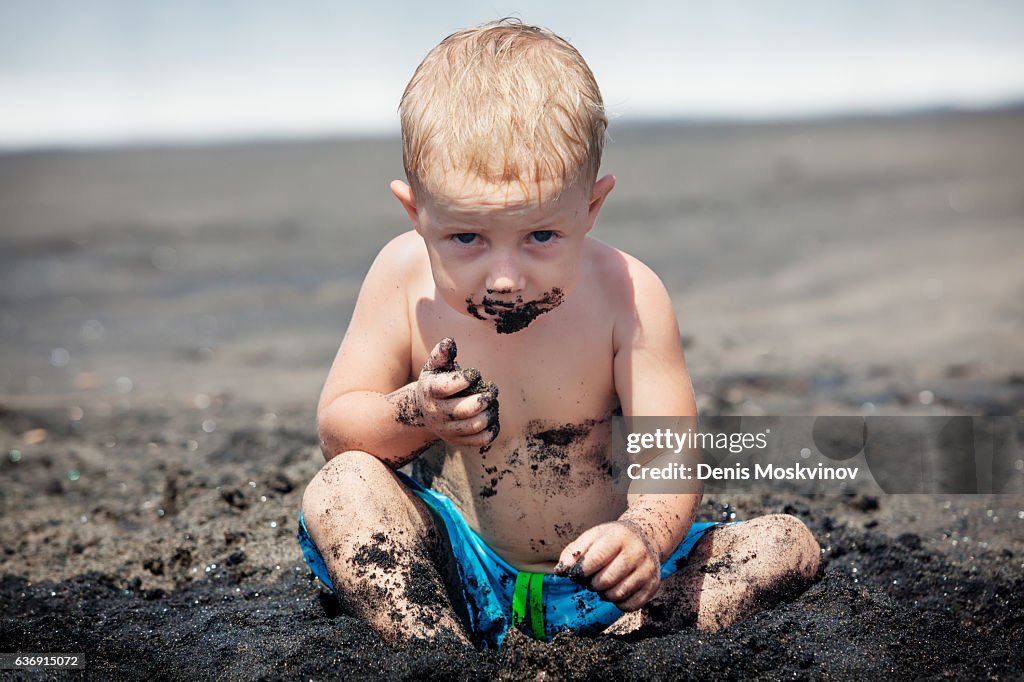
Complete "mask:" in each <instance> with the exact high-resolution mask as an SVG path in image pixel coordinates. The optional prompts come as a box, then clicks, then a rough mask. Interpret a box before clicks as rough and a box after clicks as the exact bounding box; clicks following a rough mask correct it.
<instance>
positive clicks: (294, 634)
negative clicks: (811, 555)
mask: <svg viewBox="0 0 1024 682" xmlns="http://www.w3.org/2000/svg"><path fill="white" fill-rule="evenodd" d="M613 137H614V138H615V142H614V143H613V144H612V145H611V147H610V151H609V156H608V158H607V163H606V168H607V170H608V171H609V172H614V173H615V174H616V175H617V176H618V183H619V184H618V186H617V188H616V190H615V193H614V194H613V195H612V196H611V197H610V198H609V201H608V203H607V205H606V208H605V210H604V213H603V214H602V219H601V221H600V224H599V227H598V228H597V230H596V232H595V234H596V236H598V237H599V238H601V239H605V240H607V241H609V242H612V243H614V244H616V245H619V246H621V247H623V248H625V249H626V250H628V251H630V252H632V253H634V254H635V255H637V256H638V257H640V258H641V259H643V260H645V261H646V262H648V263H649V264H651V265H652V267H654V268H655V269H656V270H657V271H658V272H659V274H661V275H662V277H663V279H664V280H665V281H666V284H667V285H668V287H669V289H670V291H672V292H673V296H674V299H675V300H676V302H677V305H678V309H679V312H680V317H681V321H682V327H683V329H682V331H683V334H684V339H685V341H686V344H687V349H688V350H687V352H688V360H689V364H690V368H691V373H692V375H693V377H694V384H695V388H696V391H697V394H698V401H699V403H700V406H701V409H702V410H703V411H704V413H705V414H744V413H745V414H757V413H766V414H863V413H873V414H910V413H912V414H1007V415H1014V414H1017V415H1019V414H1020V410H1021V406H1022V405H1024V351H1022V350H1021V345H1020V343H1019V339H1020V336H1021V332H1022V331H1024V304H1022V303H1021V301H1024V272H1022V271H1021V269H1020V267H1019V263H1020V258H1021V255H1022V254H1024V231H1022V230H1021V224H1022V217H1024V193H1022V191H1021V187H1022V186H1024V185H1022V182H1021V179H1022V178H1024V116H1019V115H1012V114H998V115H997V114H979V115H972V116H944V117H927V118H917V119H914V118H908V119H892V120H874V121H846V122H832V123H814V124H799V125H796V124H794V125H791V126H781V125H774V126H764V127H756V126H748V127H717V128H686V129H669V128H648V129H623V130H621V131H614V130H613ZM399 159H400V154H399V151H398V146H397V143H395V142H394V141H359V142H329V143H317V144H312V143H311V144H287V145H284V144H282V145H254V146H248V147H230V148H216V149H210V148H196V149H163V150H136V151H119V152H90V153H76V154H66V153H46V154H37V155H19V156H11V155H8V156H4V157H0V225H2V232H0V456H2V459H0V480H2V486H0V548H2V551H0V642H2V643H3V644H2V645H0V648H2V649H3V650H4V651H12V652H13V651H18V652H82V653H85V655H86V657H87V662H88V669H89V672H90V674H91V675H92V676H95V677H111V676H113V677H117V678H129V679H139V678H151V677H154V676H159V677H175V678H194V677H197V676H198V677H206V676H215V675H216V676H219V677H223V678H226V679H266V678H275V679H276V678H282V677H283V678H296V679H297V678H304V679H305V678H309V677H325V676H331V675H334V674H338V673H341V674H344V676H345V677H351V678H371V679H376V678H398V679H420V678H459V679H461V678H466V679H493V678H495V677H497V678H500V679H535V678H536V677H537V675H538V673H540V672H544V673H546V675H547V679H553V678H559V679H595V678H597V679H602V678H616V679H646V678H659V679H675V678H678V677H691V676H700V677H707V678H712V679H737V678H747V677H761V678H767V679H781V678H787V679H793V678H795V679H802V678H808V679H816V678H829V679H863V678H869V679H870V678H879V677H881V678H895V679H913V678H919V677H952V678H964V677H967V678H998V679H1014V678H1018V677H1019V676H1020V675H1021V671H1024V650H1022V649H1021V647H1020V642H1021V641H1022V639H1024V598H1022V597H1021V595H1022V594H1024V584H1022V583H1024V499H1022V498H1021V497H1010V496H1003V497H994V496H980V495H977V496H944V497H936V496H881V497H878V498H851V499H844V498H840V497H823V498H818V499H812V498H809V497H799V496H792V495H787V496H783V495H778V496H770V497H759V498H753V497H743V496H728V497H725V496H717V497H714V498H712V497H708V498H706V499H705V502H704V504H703V505H702V508H701V513H700V516H699V518H698V520H713V519H720V518H726V519H729V518H733V517H732V514H735V515H736V517H735V518H750V517H752V516H756V515H759V514H764V513H771V512H787V513H791V514H794V515H796V516H798V517H800V518H801V519H802V520H804V522H806V523H807V524H808V526H809V527H810V528H811V529H812V530H813V531H814V533H815V535H816V536H817V538H818V540H819V542H820V544H821V546H822V548H823V550H824V552H823V570H822V575H821V579H820V580H819V581H818V582H817V583H816V584H814V585H813V586H812V587H811V588H810V589H809V590H807V591H806V592H804V593H803V594H800V595H798V596H795V597H793V598H791V599H790V600H789V601H787V602H786V603H784V604H782V605H781V606H778V607H776V608H774V609H772V610H770V611H767V612H763V613H761V614H759V615H756V616H754V617H753V618H751V619H750V620H748V621H745V622H742V623H739V624H737V625H734V626H732V627H730V628H728V629H726V630H724V631H722V632H720V633H717V634H706V633H700V632H697V631H683V632H678V633H669V634H666V633H648V634H646V635H645V636H634V637H631V638H626V639H623V638H613V637H596V638H582V637H577V636H571V635H570V636H562V637H560V638H558V639H557V640H556V641H555V642H553V643H552V644H550V645H541V644H538V643H535V642H532V641H529V640H526V639H524V638H520V637H517V636H513V637H510V639H509V643H508V645H507V646H506V648H505V649H504V650H502V651H500V652H477V651H475V650H472V649H459V648H457V647H453V645H449V644H437V643H432V644H427V645H410V646H405V647H399V648H393V647H389V646H387V645H385V644H383V643H381V642H380V640H379V639H378V638H377V637H376V636H375V635H374V634H373V632H371V631H370V630H369V629H368V628H367V627H366V626H365V625H363V624H362V623H360V622H359V621H357V620H355V619H353V618H352V617H350V616H349V615H347V614H346V613H345V612H344V611H343V610H341V609H340V608H339V607H338V606H337V605H336V603H335V602H334V601H333V600H332V599H330V598H329V597H327V596H326V593H325V592H324V591H323V590H322V589H321V588H320V587H319V586H318V585H317V583H316V581H315V580H314V579H312V578H311V576H310V574H309V571H308V570H307V569H306V568H305V565H304V563H303V561H302V558H301V555H300V553H299V550H298V547H297V545H296V543H295V540H294V536H295V523H296V514H297V510H298V505H299V501H300V499H301V495H302V490H303V486H304V485H305V483H306V482H307V481H308V480H309V479H310V478H311V477H312V476H313V474H314V473H315V472H316V470H317V469H318V467H319V466H320V464H321V462H322V459H321V458H320V455H319V454H318V451H317V440H316V434H315V429H314V419H313V411H314V409H315V404H316V398H317V394H318V391H319V388H320V384H321V382H322V381H323V378H324V376H325V375H326V372H327V368H328V367H329V364H330V361H331V358H332V356H333V353H334V351H335V350H336V347H337V343H338V341H339V340H340V338H341V335H342V334H343V332H344V327H345V323H346V321H347V318H348V315H349V313H350V311H351V306H352V304H353V302H354V297H355V294H356V292H357V290H358V286H359V284H360V282H361V278H362V276H363V274H364V273H365V270H366V268H367V267H368V265H369V262H370V260H371V259H372V257H373V255H374V253H375V252H376V250H377V249H378V248H379V247H380V245H381V244H382V243H383V242H384V241H385V240H386V239H388V238H389V237H390V236H392V235H394V234H397V233H398V232H399V231H400V230H402V229H404V225H403V223H402V221H403V220H404V217H403V215H402V213H401V211H400V210H399V208H398V207H397V205H396V206H392V205H391V203H392V202H393V199H391V198H390V196H389V195H388V193H387V180H389V179H391V177H397V174H398V173H399V172H400V165H399ZM679 164H683V165H682V167H680V166H679ZM23 676H24V677H25V678H26V679H27V678H28V677H29V676H31V677H32V678H33V679H36V678H38V677H39V675H38V674H31V675H30V674H25V675H23Z"/></svg>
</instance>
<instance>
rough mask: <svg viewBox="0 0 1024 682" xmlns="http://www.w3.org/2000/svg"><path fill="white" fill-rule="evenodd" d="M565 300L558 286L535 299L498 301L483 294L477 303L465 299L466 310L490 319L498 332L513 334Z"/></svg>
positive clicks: (482, 318)
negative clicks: (481, 299)
mask: <svg viewBox="0 0 1024 682" xmlns="http://www.w3.org/2000/svg"><path fill="white" fill-rule="evenodd" d="M564 300H565V294H564V293H563V292H562V290H561V289H560V288H558V287H555V288H554V289H552V290H551V291H549V292H547V293H545V294H544V295H543V296H541V297H540V298H539V299H537V300H535V301H523V297H522V296H517V297H516V300H515V301H500V300H497V299H493V298H490V297H489V296H484V298H483V301H481V302H480V303H479V304H477V303H474V302H473V298H472V297H470V298H467V299H466V312H468V313H469V314H470V315H472V316H473V317H475V318H477V319H478V320H492V321H493V322H494V325H495V330H496V331H497V332H498V333H499V334H514V333H516V332H518V331H522V330H523V329H526V328H527V327H528V326H530V323H531V322H533V321H534V320H535V319H537V318H538V317H540V316H541V315H543V314H544V313H546V312H549V311H551V310H554V309H555V308H557V307H558V306H560V305H561V304H562V301H564Z"/></svg>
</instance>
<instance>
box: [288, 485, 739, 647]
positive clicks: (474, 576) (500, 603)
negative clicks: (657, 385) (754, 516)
mask: <svg viewBox="0 0 1024 682" xmlns="http://www.w3.org/2000/svg"><path fill="white" fill-rule="evenodd" d="M395 473H396V474H397V475H398V477H399V479H400V480H401V481H402V482H403V483H404V484H405V485H406V486H408V487H409V489H410V490H412V491H413V492H414V493H415V494H416V496H417V497H419V498H420V499H421V500H423V502H424V503H425V504H426V505H427V506H428V507H429V508H430V509H431V510H433V512H434V514H435V516H436V517H437V518H439V519H440V520H441V521H442V522H443V523H444V525H445V529H446V530H447V532H448V537H449V539H450V541H451V546H452V552H453V553H454V555H455V564H456V566H457V567H458V572H459V578H460V583H461V585H462V592H463V596H464V598H465V601H466V606H467V610H468V613H469V620H470V627H471V629H472V632H471V636H472V639H473V641H474V643H475V644H476V645H477V646H490V647H497V646H500V644H501V641H502V640H503V639H504V637H505V633H506V632H507V631H508V629H509V628H510V627H513V626H526V627H527V628H528V632H532V634H533V635H534V636H535V637H537V638H538V639H545V640H546V639H550V638H551V637H553V636H554V635H555V634H557V633H559V632H562V631H563V630H574V631H576V632H586V633H596V632H600V631H601V630H603V629H604V628H606V627H608V626H609V625H611V624H612V623H614V622H615V621H616V620H618V619H619V617H621V616H622V615H623V613H624V612H623V611H622V610H621V609H619V608H618V607H617V606H615V605H614V604H612V603H611V602H607V601H605V600H603V599H601V597H600V596H598V594H597V593H596V592H592V591H590V590H588V589H586V588H585V587H583V586H581V585H577V584H576V583H574V582H573V581H572V580H570V579H569V578H565V577H562V576H557V575H552V574H549V573H529V572H527V571H519V570H516V569H515V568H514V567H512V566H511V565H510V564H509V563H508V562H507V561H505V560H504V559H502V558H501V557H500V556H498V555H497V554H496V553H495V552H494V550H492V549H491V548H490V547H488V546H487V543H485V542H484V541H483V540H482V539H481V538H480V536H479V535H477V533H476V532H475V531H474V530H473V529H472V528H470V527H469V525H468V524H467V523H466V521H465V520H464V519H463V518H462V515H461V514H459V512H458V510H457V509H456V508H455V505H454V504H452V501H451V500H450V499H448V498H447V497H445V496H444V495H442V494H440V493H437V492H434V491H433V490H430V489H428V488H424V487H423V486H421V485H420V484H419V483H417V482H416V481H414V480H412V479H411V478H409V477H408V476H406V475H405V474H403V473H402V472H401V471H396V472H395ZM720 525H724V524H720V523H694V524H693V525H692V526H691V527H690V532H689V533H688V534H687V535H686V537H685V538H683V541H682V542H681V543H680V544H679V547H677V548H676V550H675V551H674V552H673V553H672V554H671V556H669V557H668V559H666V560H665V562H664V563H663V564H662V565H661V577H662V579H664V578H666V577H667V576H670V575H672V574H673V573H675V572H676V571H677V570H678V569H679V567H680V566H681V565H682V564H683V563H685V561H684V560H685V559H686V557H687V556H688V555H689V553H690V551H691V550H692V549H693V546H694V545H695V544H697V541H698V540H700V539H701V537H703V536H704V534H705V533H707V532H708V531H709V530H711V529H712V528H714V527H716V526H720ZM298 538H299V546H300V547H301V548H302V555H303V556H304V557H305V559H306V563H307V564H309V567H310V569H311V570H312V571H313V574H314V575H316V577H317V578H319V579H320V582H322V583H323V584H324V585H326V586H327V587H328V588H329V589H330V590H331V591H334V585H333V584H332V583H331V577H330V575H328V573H327V566H326V565H325V564H324V560H323V557H322V556H321V555H320V551H319V550H318V549H317V547H316V545H315V544H314V543H313V540H312V539H311V538H310V537H309V533H308V532H307V531H306V524H305V521H304V520H303V518H302V514H301V513H300V514H299V531H298Z"/></svg>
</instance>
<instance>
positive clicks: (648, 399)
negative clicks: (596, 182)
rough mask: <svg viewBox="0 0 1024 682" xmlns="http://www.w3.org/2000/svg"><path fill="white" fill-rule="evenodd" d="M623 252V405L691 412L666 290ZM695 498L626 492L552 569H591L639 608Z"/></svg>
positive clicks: (597, 584)
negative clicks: (615, 512)
mask: <svg viewBox="0 0 1024 682" xmlns="http://www.w3.org/2000/svg"><path fill="white" fill-rule="evenodd" d="M626 258H627V262H628V273H629V277H628V281H629V285H628V286H627V287H625V289H626V290H627V291H628V292H629V294H630V296H629V299H630V300H629V301H628V304H624V311H625V312H626V314H621V315H619V316H618V319H617V320H616V326H615V333H614V347H615V362H614V373H615V389H616V392H617V394H618V397H619V400H620V402H621V405H622V412H623V414H624V415H625V416H652V417H657V416H672V417H676V416H684V417H685V416H694V415H696V414H697V407H696V403H695V401H694V398H693V388H692V386H691V384H690V377H689V373H688V372H687V370H686V364H685V361H684V359H683V348H682V343H681V342H680V339H679V328H678V326H677V323H676V316H675V312H674V310H673V308H672V302H671V300H670V299H669V296H668V292H667V291H666V290H665V287H664V285H663V284H662V283H661V280H659V279H658V277H657V275H655V274H654V273H653V272H652V271H651V270H650V269H649V268H647V267H646V266H645V265H643V264H642V263H640V262H639V261H636V260H635V259H631V258H629V257H626ZM699 504H700V495H695V494H679V495H667V494H646V495H645V494H630V495H629V496H628V498H627V509H626V511H625V512H624V513H623V514H622V515H621V516H620V517H619V520H618V521H616V522H612V523H608V524H602V525H600V526H596V527H595V528H591V529H590V530H588V531H586V532H584V533H583V534H582V535H580V537H579V538H577V539H576V540H574V541H573V542H571V543H570V544H569V545H567V546H566V548H565V549H564V550H563V551H562V554H561V556H560V557H559V566H557V567H556V569H555V572H556V573H565V574H568V575H576V576H589V583H590V585H591V587H593V589H595V590H597V591H598V592H599V593H601V594H602V596H604V597H605V598H606V599H608V600H609V601H612V602H614V603H615V604H616V605H617V606H619V608H621V609H623V610H624V611H633V610H636V609H639V608H640V607H641V606H643V605H644V604H646V603H647V601H649V600H650V598H651V597H653V596H654V594H655V593H656V592H657V590H658V586H659V584H660V569H661V562H662V561H664V560H665V558H666V557H668V556H669V555H670V554H671V553H672V552H673V551H674V550H675V548H676V547H677V546H678V545H679V543H680V542H681V541H682V539H683V537H685V535H686V533H687V531H688V530H689V528H690V524H691V523H692V522H693V518H694V516H695V515H696V512H697V506H698V505H699ZM574 565H575V567H574Z"/></svg>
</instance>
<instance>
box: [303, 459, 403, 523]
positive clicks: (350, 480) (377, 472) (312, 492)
mask: <svg viewBox="0 0 1024 682" xmlns="http://www.w3.org/2000/svg"><path fill="white" fill-rule="evenodd" d="M387 470H388V469H387V465H385V464H384V463H383V462H381V461H380V460H379V459H377V458H376V457H374V456H373V455H371V454H369V453H366V452H361V451H358V450H353V451H350V452H343V453H341V454H339V455H337V456H335V457H332V458H331V459H330V461H328V462H327V463H326V464H324V465H323V466H322V467H320V471H318V472H316V475H315V476H313V479H312V480H311V481H310V482H309V484H308V485H307V486H306V490H305V492H303V494H302V513H303V516H304V517H305V518H306V519H310V520H313V519H316V518H317V517H318V516H319V515H320V514H322V513H323V512H324V510H326V509H337V508H338V507H339V506H346V503H347V502H352V501H354V500H356V499H357V498H358V497H359V493H360V492H365V491H366V490H367V489H368V488H370V487H371V486H372V482H371V481H372V480H373V479H374V478H377V477H379V476H381V475H386V474H387Z"/></svg>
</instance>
